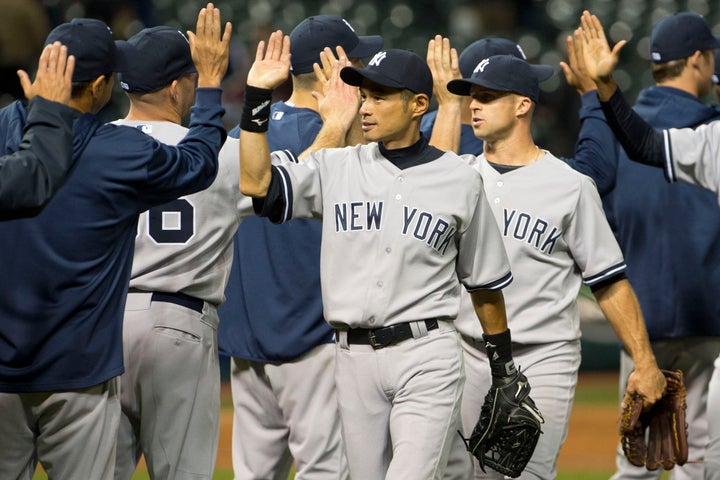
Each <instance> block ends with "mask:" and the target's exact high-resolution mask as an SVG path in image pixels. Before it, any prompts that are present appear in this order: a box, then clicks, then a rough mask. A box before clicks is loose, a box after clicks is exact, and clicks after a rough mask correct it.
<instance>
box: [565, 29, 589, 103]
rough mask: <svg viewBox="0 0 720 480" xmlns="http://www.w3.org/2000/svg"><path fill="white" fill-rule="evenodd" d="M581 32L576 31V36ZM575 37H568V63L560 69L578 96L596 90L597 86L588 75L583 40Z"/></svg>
mask: <svg viewBox="0 0 720 480" xmlns="http://www.w3.org/2000/svg"><path fill="white" fill-rule="evenodd" d="M580 34H581V32H580V30H579V29H578V30H576V31H575V32H574V35H575V36H577V35H580ZM575 36H573V35H568V37H567V49H568V62H569V63H565V62H560V67H561V68H562V70H563V73H564V74H565V80H566V81H567V83H568V85H570V86H571V87H573V88H574V89H575V90H576V91H577V92H578V94H580V95H582V94H584V93H587V92H590V91H592V90H596V89H597V86H596V85H595V82H594V81H593V79H592V78H590V76H589V75H588V73H587V69H586V67H585V58H584V54H583V41H582V38H579V37H578V38H577V39H576V38H575Z"/></svg>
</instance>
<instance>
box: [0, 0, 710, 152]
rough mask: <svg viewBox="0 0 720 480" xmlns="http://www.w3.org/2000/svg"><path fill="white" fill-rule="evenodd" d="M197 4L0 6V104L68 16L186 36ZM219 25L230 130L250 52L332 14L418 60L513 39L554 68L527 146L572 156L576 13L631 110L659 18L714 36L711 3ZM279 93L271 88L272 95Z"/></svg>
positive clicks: (252, 16) (326, 2)
mask: <svg viewBox="0 0 720 480" xmlns="http://www.w3.org/2000/svg"><path fill="white" fill-rule="evenodd" d="M205 3H206V0H123V1H118V0H0V12H1V14H0V69H1V73H0V83H1V84H0V106H1V105H5V104H7V103H9V102H10V101H11V100H13V99H14V98H17V97H18V95H19V94H20V91H19V84H18V82H17V76H16V75H15V70H17V68H24V69H26V70H30V71H31V70H32V65H33V64H35V63H36V61H37V57H38V55H39V53H40V50H41V48H42V45H43V43H44V39H45V37H46V36H47V34H48V32H49V31H50V30H51V29H52V28H53V27H54V26H55V25H57V24H59V23H62V22H65V21H69V20H70V19H72V18H74V17H92V18H99V19H101V20H103V21H105V22H106V23H107V24H108V25H110V27H111V28H112V31H113V34H114V36H115V37H116V39H125V38H128V37H130V36H132V35H133V34H134V33H136V32H138V31H139V30H141V29H142V28H144V27H146V26H154V25H159V24H164V25H170V26H175V27H177V28H178V29H179V30H182V31H185V30H187V29H194V25H193V22H194V21H195V18H196V15H197V11H198V10H199V8H201V7H202V6H204V5H205ZM215 4H216V6H218V7H219V8H220V9H221V12H222V14H223V20H229V21H231V22H232V23H233V42H234V43H233V47H232V49H231V55H232V59H231V67H230V70H229V72H228V75H227V78H226V81H225V87H224V89H225V92H224V96H225V106H226V109H227V114H226V117H225V122H226V124H227V126H228V127H231V126H234V125H235V124H236V123H237V121H238V119H239V115H240V112H241V108H242V101H243V92H244V79H245V75H246V73H247V68H248V67H249V65H250V63H251V61H252V58H251V57H252V56H254V53H255V46H256V44H257V42H258V41H259V40H260V39H263V38H267V36H268V34H269V32H271V31H272V30H274V29H278V28H279V29H282V30H283V31H285V32H287V33H289V32H290V30H292V28H293V27H294V26H295V25H296V24H298V23H299V22H300V21H301V20H302V19H303V18H305V17H307V16H310V15H314V14H321V13H322V14H334V15H339V16H342V17H344V18H346V19H347V20H348V21H349V22H350V23H351V24H352V25H353V26H354V27H355V29H356V31H357V33H358V34H359V35H376V34H379V35H382V36H383V37H384V39H385V47H395V48H409V49H412V50H415V51H416V52H418V53H420V54H421V55H422V56H424V55H425V51H426V49H427V42H428V40H429V39H430V38H431V37H432V36H433V35H435V34H436V33H439V34H442V35H444V36H447V37H449V38H450V39H451V42H452V45H453V46H455V47H456V48H457V49H458V51H460V50H462V48H464V47H465V46H466V45H468V44H470V43H471V42H473V41H474V40H477V39H479V38H482V37H487V36H500V37H505V38H509V39H512V40H515V41H516V42H518V43H519V44H520V45H521V46H522V47H523V49H524V51H525V54H526V55H527V57H528V59H529V61H530V62H532V63H544V64H549V65H553V66H555V67H556V69H557V74H556V75H555V76H554V77H553V78H552V79H551V80H549V81H547V82H544V83H543V84H542V89H543V91H542V94H541V99H540V105H539V107H538V110H537V112H536V116H535V118H536V120H535V128H536V131H535V138H536V140H537V141H538V144H540V145H542V146H543V147H545V148H548V149H549V150H551V151H553V152H555V153H556V154H557V155H572V151H573V145H574V141H575V137H576V133H577V129H578V122H577V109H578V106H579V100H578V98H577V95H576V93H575V92H574V90H572V89H571V88H569V87H568V86H567V84H566V83H565V79H564V77H563V75H562V72H561V71H560V69H559V66H558V64H559V62H560V61H561V60H564V59H565V58H566V53H565V50H566V48H565V38H566V36H567V35H568V33H570V32H571V31H572V30H573V29H574V28H575V27H576V26H577V25H578V21H579V18H580V14H581V12H582V11H583V10H584V9H588V10H590V11H591V12H592V13H595V14H596V15H598V16H599V17H600V20H601V21H602V22H603V24H604V25H605V27H606V30H607V32H608V34H609V36H610V40H611V42H615V41H618V40H621V39H626V40H628V41H629V44H628V45H627V46H626V47H625V50H624V51H623V54H622V56H621V64H620V66H619V68H618V69H617V70H616V72H615V74H616V78H617V80H618V82H619V83H620V86H621V87H622V88H623V90H624V91H625V92H626V94H627V97H628V99H629V100H630V101H631V103H633V102H634V99H635V95H636V94H637V92H638V91H639V90H640V89H641V88H643V87H646V86H649V85H651V84H652V83H653V81H652V77H651V76H650V69H649V68H648V62H649V54H648V42H649V35H650V31H651V28H652V25H654V24H655V23H656V22H657V20H658V19H660V18H661V17H663V16H665V15H667V14H669V13H672V12H676V11H692V12H695V13H699V14H701V15H703V16H705V17H706V19H707V20H708V22H709V23H710V25H711V26H712V28H713V33H715V34H716V35H720V2H718V1H717V0H412V1H410V0H301V1H293V0H218V1H217V2H216V3H215ZM284 91H285V92H287V91H288V90H287V89H285V90H283V89H280V90H279V91H278V93H277V95H278V96H279V97H282V96H283V94H284V93H283V92H284ZM126 105H127V104H126V100H125V98H124V95H123V94H122V91H121V90H120V89H119V87H117V91H116V95H115V96H114V99H113V101H112V102H111V103H110V104H109V105H108V106H107V107H106V108H105V109H104V111H103V112H101V115H102V116H103V119H104V120H108V121H110V120H114V119H116V118H119V117H121V116H123V115H124V114H125V112H126Z"/></svg>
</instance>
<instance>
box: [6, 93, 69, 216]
mask: <svg viewBox="0 0 720 480" xmlns="http://www.w3.org/2000/svg"><path fill="white" fill-rule="evenodd" d="M78 114H79V112H78V111H77V110H74V109H72V108H70V107H67V106H65V105H62V104H59V103H55V102H51V101H49V100H45V99H43V98H40V97H35V98H33V99H32V100H31V101H30V103H29V105H28V119H27V125H26V127H25V133H24V135H23V139H22V143H21V144H20V149H19V150H18V151H17V152H15V153H14V154H11V155H6V156H4V157H2V158H0V212H3V215H4V214H5V211H6V210H7V211H11V210H19V209H32V208H39V207H42V206H43V205H45V204H46V203H47V202H48V201H49V200H50V198H51V197H52V196H53V195H54V194H55V192H56V191H57V189H58V188H59V187H60V185H62V183H63V182H64V181H65V178H66V175H67V173H68V170H69V169H70V167H71V165H72V163H73V130H72V127H73V120H74V119H75V118H76V117H77V115H78Z"/></svg>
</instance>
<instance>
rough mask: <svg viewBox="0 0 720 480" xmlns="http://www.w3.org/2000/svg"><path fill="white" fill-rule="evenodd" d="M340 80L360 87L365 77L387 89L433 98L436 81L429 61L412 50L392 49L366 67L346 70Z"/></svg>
mask: <svg viewBox="0 0 720 480" xmlns="http://www.w3.org/2000/svg"><path fill="white" fill-rule="evenodd" d="M340 78H342V80H343V81H344V82H345V83H347V84H348V85H353V86H355V87H359V86H360V84H361V83H362V81H363V78H367V79H368V80H370V81H373V82H375V83H377V84H378V85H382V86H385V87H392V88H400V89H408V90H410V91H411V92H413V93H424V94H426V95H427V96H428V98H429V97H432V90H433V80H432V74H431V73H430V67H428V65H427V62H426V61H425V59H423V58H421V57H420V56H419V55H418V54H417V53H415V52H412V51H410V50H400V49H397V48H389V49H387V50H383V51H382V52H378V53H376V54H375V56H374V57H373V58H372V60H370V61H369V62H368V64H367V66H366V67H365V68H357V67H345V68H343V69H342V70H340Z"/></svg>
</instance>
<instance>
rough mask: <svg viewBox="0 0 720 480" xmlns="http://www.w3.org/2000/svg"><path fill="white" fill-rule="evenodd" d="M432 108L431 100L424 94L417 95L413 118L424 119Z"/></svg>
mask: <svg viewBox="0 0 720 480" xmlns="http://www.w3.org/2000/svg"><path fill="white" fill-rule="evenodd" d="M428 108H430V98H429V97H428V96H427V95H425V94H424V93H419V94H417V95H415V98H414V100H413V117H415V116H417V117H422V116H423V115H424V114H425V112H427V111H428Z"/></svg>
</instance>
